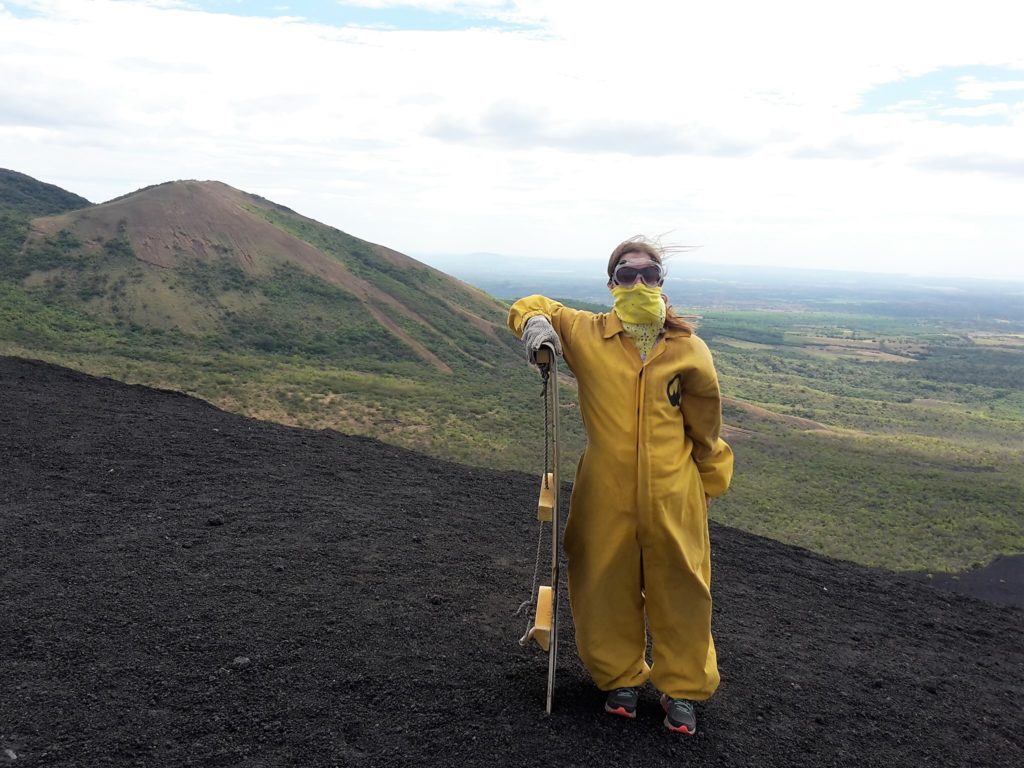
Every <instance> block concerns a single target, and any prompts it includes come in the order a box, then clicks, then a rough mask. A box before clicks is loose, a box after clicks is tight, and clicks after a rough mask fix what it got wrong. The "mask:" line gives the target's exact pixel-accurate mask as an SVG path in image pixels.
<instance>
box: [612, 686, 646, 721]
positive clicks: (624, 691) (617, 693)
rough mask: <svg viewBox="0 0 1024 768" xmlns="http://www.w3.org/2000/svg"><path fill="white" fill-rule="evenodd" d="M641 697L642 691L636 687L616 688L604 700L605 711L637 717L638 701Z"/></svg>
mask: <svg viewBox="0 0 1024 768" xmlns="http://www.w3.org/2000/svg"><path fill="white" fill-rule="evenodd" d="M639 699H640V691H639V690H637V689H636V688H616V689H615V690H614V691H609V693H608V698H607V699H605V701H604V711H605V712H607V713H609V714H611V715H621V716H622V717H628V718H630V719H632V718H634V717H636V703H637V701H638V700H639Z"/></svg>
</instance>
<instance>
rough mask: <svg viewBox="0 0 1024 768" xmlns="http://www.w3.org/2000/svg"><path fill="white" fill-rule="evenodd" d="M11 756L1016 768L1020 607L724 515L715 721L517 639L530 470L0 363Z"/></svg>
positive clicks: (1, 534)
mask: <svg viewBox="0 0 1024 768" xmlns="http://www.w3.org/2000/svg"><path fill="white" fill-rule="evenodd" d="M0 401H2V407H0V467H2V469H0V471H2V475H0V478H2V483H0V541H2V542H3V557H2V559H0V580H2V589H0V648H2V649H3V650H2V653H3V664H2V666H0V670H2V682H3V687H2V695H0V763H2V762H4V761H5V760H6V761H8V762H11V763H12V764H13V765H16V766H22V765H24V766H54V767H58V766H59V767H62V768H65V767H66V768H71V767H72V766H74V767H76V768H77V767H80V766H90V767H94V766H119V767H123V766H247V767H259V766H267V767H270V766H275V767H276V766H304V767H309V766H334V765H336V766H417V767H418V768H424V767H427V768H429V767H432V766H487V767H488V768H506V767H507V768H520V767H521V766H530V765H540V764H549V765H552V766H587V768H592V767H593V766H602V765H612V766H645V768H646V767H649V766H673V767H674V766H679V765H692V766H716V767H722V768H725V767H726V766H757V767H758V768H770V767H771V766H787V767H788V766H794V765H800V766H811V767H812V768H814V767H817V766H822V767H825V766H830V767H831V766H857V768H868V767H869V766H880V767H884V768H894V767H896V766H908V767H911V766H912V767H913V768H919V767H920V766H925V765H926V766H949V767H950V768H954V767H955V768H962V767H963V766H992V768H997V767H998V768H1004V767H1005V766H1012V765H1024V715H1022V702H1024V643H1022V642H1021V639H1022V629H1024V611H1022V610H1020V609H1017V608H1012V607H1008V606H1000V605H996V604H991V603H986V602H982V601H980V600H975V599H972V598H968V597H964V596H960V595H956V594H952V593H948V592H942V591H939V590H937V589H935V588H933V587H930V586H927V585H924V584H920V583H917V582H916V581H914V580H913V579H911V578H909V577H903V576H898V575H893V574H889V573H885V572H881V571H875V570H870V569H866V568H861V567H857V566H854V565H852V564H849V563H842V562H833V561H829V560H827V559H825V558H823V557H819V556H817V555H814V554H812V553H809V552H807V551H804V550H800V549H796V548H793V547H789V546H784V545H781V544H778V543H775V542H772V541H769V540H766V539H762V538H759V537H756V536H752V535H748V534H744V533H741V532H739V531H736V530H732V529H727V528H722V527H718V526H716V527H714V528H713V530H712V539H713V546H714V558H713V567H714V574H715V582H714V597H715V632H716V638H717V642H718V646H719V653H720V661H721V670H722V676H723V683H722V687H721V689H720V690H719V693H718V694H717V695H716V696H715V697H714V698H713V699H712V700H711V701H710V702H708V703H706V704H704V705H702V706H701V707H700V709H699V710H698V713H699V715H700V718H701V730H700V733H698V735H697V736H695V737H692V738H689V739H685V738H682V737H677V736H673V735H670V734H668V733H666V732H664V731H663V730H662V728H661V725H660V719H661V718H660V710H659V708H658V707H657V704H656V702H655V698H654V693H653V692H652V691H649V690H648V691H645V693H644V698H643V700H642V701H641V712H640V716H639V718H638V719H637V720H636V721H634V722H627V721H624V720H621V719H617V718H611V717H609V716H606V715H604V714H603V713H602V712H601V702H602V697H601V695H600V694H599V693H597V692H596V691H595V690H594V689H593V688H592V687H591V685H590V683H589V681H588V679H587V677H586V675H585V673H584V672H583V670H582V669H581V667H580V665H579V663H578V662H577V661H576V659H575V650H574V646H573V642H572V627H571V623H570V622H568V621H567V622H566V623H565V626H564V630H565V632H564V634H563V635H562V644H563V645H562V647H563V656H562V661H563V666H562V669H561V672H560V674H559V678H558V691H557V695H556V700H555V712H554V714H553V715H551V716H550V717H549V716H546V715H544V714H543V697H544V679H545V674H546V658H545V657H544V656H543V655H541V654H539V653H534V652H524V651H522V650H520V649H519V647H518V645H517V644H516V639H517V638H518V637H519V635H520V634H521V632H522V629H523V627H522V626H521V623H520V620H519V619H517V618H515V617H513V616H512V612H513V611H514V609H515V607H516V606H517V605H518V604H519V602H520V601H521V600H522V599H524V597H526V593H527V592H528V590H529V584H530V579H531V570H532V565H533V554H534V552H533V542H534V540H535V539H534V528H533V526H534V523H533V522H532V521H531V518H532V515H531V508H532V507H533V505H534V504H535V502H536V498H535V493H536V482H535V479H534V478H532V477H528V476H525V475H522V474H518V473H511V472H509V473H501V472H494V471H489V470H481V469H472V468H467V467H462V466H457V465H453V464H448V463H444V462H440V461H436V460H434V459H430V458H427V457H424V456H421V455H417V454H413V453H410V452H407V451H403V450H400V449H398V448H394V447H390V446H386V445H382V444H380V443H378V442H375V441H373V440H369V439H361V438H352V437H345V436H342V435H338V434H336V433H333V432H311V431H305V430H301V429H294V428H289V427H283V426H280V425H276V424H270V423H263V422H258V421H254V420H250V419H245V418H242V417H239V416H235V415H231V414H227V413H224V412H222V411H218V410H217V409H215V408H213V407H212V406H210V405H207V404H205V403H203V402H200V401H197V400H194V399H191V398H188V397H185V396H183V395H179V394H174V393H168V392H161V391H156V390H151V389H145V388H142V387H129V386H125V385H122V384H119V383H116V382H113V381H109V380H104V379H94V378H91V377H87V376H85V375H81V374H78V373H74V372H70V371H67V370H66V369H60V368H56V367H52V366H49V365H45V364H42V363H33V362H26V361H20V360H15V359H11V358H0Z"/></svg>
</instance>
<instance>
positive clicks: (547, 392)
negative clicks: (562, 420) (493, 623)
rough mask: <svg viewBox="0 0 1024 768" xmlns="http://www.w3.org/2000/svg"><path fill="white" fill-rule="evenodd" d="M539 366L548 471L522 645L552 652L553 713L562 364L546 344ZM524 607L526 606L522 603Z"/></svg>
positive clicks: (550, 697) (540, 502) (542, 486)
mask: <svg viewBox="0 0 1024 768" xmlns="http://www.w3.org/2000/svg"><path fill="white" fill-rule="evenodd" d="M535 362H536V363H537V367H538V368H539V369H540V372H541V377H542V378H543V379H544V474H543V476H542V477H541V480H540V497H539V498H538V500H537V521H538V523H539V526H538V531H537V562H536V564H535V565H534V571H533V586H534V589H533V590H532V591H531V599H530V600H528V601H526V603H524V604H523V605H524V606H525V605H530V604H531V603H532V607H533V621H532V623H531V624H530V625H529V627H528V628H527V630H526V634H524V635H523V636H522V637H521V638H520V639H519V644H520V645H524V646H525V645H527V644H528V643H529V642H530V640H533V641H534V642H535V643H537V645H539V646H540V647H541V648H542V649H543V650H545V651H547V652H548V692H547V701H546V705H545V710H546V711H547V713H548V714H551V703H552V700H553V698H554V693H555V669H556V666H557V664H558V550H559V546H558V530H559V520H558V490H559V488H558V484H559V480H558V449H559V445H558V443H559V430H558V364H557V362H556V355H555V352H554V350H553V349H552V348H551V347H550V346H549V345H545V346H543V347H541V348H540V350H539V351H538V352H537V356H536V361H535ZM545 524H548V525H550V527H551V541H550V549H551V583H550V584H547V585H543V584H542V585H540V586H539V587H538V586H537V578H538V574H539V573H540V563H541V552H542V550H543V546H542V545H543V540H544V526H545ZM520 607H521V608H522V607H523V606H520Z"/></svg>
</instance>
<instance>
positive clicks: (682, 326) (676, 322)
mask: <svg viewBox="0 0 1024 768" xmlns="http://www.w3.org/2000/svg"><path fill="white" fill-rule="evenodd" d="M630 253H642V254H644V255H646V256H650V257H651V258H652V259H654V260H655V261H656V262H658V263H659V264H661V265H662V266H664V263H665V249H664V248H662V247H661V246H660V245H658V244H657V243H655V242H654V241H653V240H649V239H647V238H646V237H644V236H643V235H637V236H636V237H631V238H629V240H624V241H623V242H621V243H619V244H618V245H617V246H616V247H615V250H614V251H612V255H611V256H609V257H608V281H609V282H611V279H612V274H613V273H614V272H615V267H617V266H618V264H619V262H620V261H622V259H623V258H625V257H626V256H627V255H628V254H630ZM665 327H666V328H672V329H674V330H677V331H686V332H688V333H693V332H694V330H695V328H694V326H693V324H692V323H690V322H688V321H686V320H684V319H683V318H681V317H680V316H679V315H677V314H676V313H675V311H674V310H673V309H672V307H671V306H666V307H665Z"/></svg>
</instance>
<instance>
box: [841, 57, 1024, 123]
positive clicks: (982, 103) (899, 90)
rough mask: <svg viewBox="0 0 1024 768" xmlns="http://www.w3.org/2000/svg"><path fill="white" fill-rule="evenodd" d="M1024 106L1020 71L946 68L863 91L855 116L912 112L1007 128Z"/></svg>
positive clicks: (991, 68) (974, 67) (934, 117)
mask: <svg viewBox="0 0 1024 768" xmlns="http://www.w3.org/2000/svg"><path fill="white" fill-rule="evenodd" d="M1022 103H1024V70H1014V69H1008V68H1006V67H989V66H968V67H948V68H944V69H938V70H935V71H933V72H927V73H925V74H923V75H916V76H914V77H908V78H904V79H903V80H894V81H892V82H889V83H883V84H881V85H878V86H875V87H874V88H872V89H871V90H870V91H867V92H866V93H865V94H864V95H863V97H862V99H861V104H860V107H859V108H858V109H856V110H855V111H854V114H861V115H863V114H879V113H883V114H884V113H889V114H894V113H895V114H911V115H921V116H923V117H926V118H928V119H929V120H937V121H940V122H944V123H958V124H960V125H1008V124H1009V123H1010V122H1011V120H1012V116H1013V112H1014V110H1015V109H1018V108H1019V107H1020V105H1021V104H1022Z"/></svg>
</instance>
